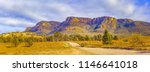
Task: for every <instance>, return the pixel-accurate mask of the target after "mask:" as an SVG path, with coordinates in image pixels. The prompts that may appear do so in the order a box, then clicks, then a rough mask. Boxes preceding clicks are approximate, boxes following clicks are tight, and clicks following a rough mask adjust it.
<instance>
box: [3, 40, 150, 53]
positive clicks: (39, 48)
mask: <svg viewBox="0 0 150 72" xmlns="http://www.w3.org/2000/svg"><path fill="white" fill-rule="evenodd" d="M0 54H1V55H150V52H146V51H136V50H125V49H114V48H109V49H107V48H101V47H98V48H96V47H81V45H79V44H78V43H76V42H37V43H34V45H33V46H31V47H25V46H24V44H21V45H19V46H18V47H11V44H9V43H0Z"/></svg>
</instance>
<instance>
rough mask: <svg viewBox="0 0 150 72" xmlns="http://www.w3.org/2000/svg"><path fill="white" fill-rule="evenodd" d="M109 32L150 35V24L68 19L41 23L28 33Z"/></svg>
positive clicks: (106, 19)
mask: <svg viewBox="0 0 150 72" xmlns="http://www.w3.org/2000/svg"><path fill="white" fill-rule="evenodd" d="M106 29H107V30H109V31H110V32H111V33H115V34H132V33H139V34H143V35H150V23H148V22H143V21H134V20H131V19H116V18H114V17H108V16H103V17H97V18H84V17H67V18H66V20H65V21H63V22H57V21H41V22H39V23H37V24H36V25H35V26H34V27H28V28H27V29H26V31H27V32H36V33H38V34H52V33H54V32H62V33H102V32H103V31H104V30H106Z"/></svg>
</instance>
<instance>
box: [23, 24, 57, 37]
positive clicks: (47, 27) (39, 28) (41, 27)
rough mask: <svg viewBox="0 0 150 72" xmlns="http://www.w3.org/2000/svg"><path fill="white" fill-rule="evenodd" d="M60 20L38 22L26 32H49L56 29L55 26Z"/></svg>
mask: <svg viewBox="0 0 150 72" xmlns="http://www.w3.org/2000/svg"><path fill="white" fill-rule="evenodd" d="M59 23H60V22H56V21H41V22H39V23H37V24H36V25H35V26H34V27H28V28H27V29H26V32H36V33H38V34H48V33H49V32H52V31H53V30H54V27H55V26H56V25H58V24H59Z"/></svg>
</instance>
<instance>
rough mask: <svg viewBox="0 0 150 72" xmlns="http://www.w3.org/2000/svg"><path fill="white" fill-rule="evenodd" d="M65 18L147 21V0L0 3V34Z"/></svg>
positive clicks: (17, 0)
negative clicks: (111, 18) (110, 18)
mask: <svg viewBox="0 0 150 72" xmlns="http://www.w3.org/2000/svg"><path fill="white" fill-rule="evenodd" d="M68 16H77V17H91V18H94V17H101V16H112V17H116V18H131V19H133V20H141V21H147V22H150V0H0V33H5V32H12V31H24V30H25V28H26V27H30V26H34V25H35V24H36V23H37V22H39V21H43V20H44V21H45V20H46V21H53V20H55V21H64V20H65V18H66V17H68Z"/></svg>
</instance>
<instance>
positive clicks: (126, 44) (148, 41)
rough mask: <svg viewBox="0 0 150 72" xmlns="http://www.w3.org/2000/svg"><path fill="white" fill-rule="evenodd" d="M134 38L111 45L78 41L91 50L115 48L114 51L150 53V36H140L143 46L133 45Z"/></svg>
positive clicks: (120, 40)
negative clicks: (125, 50)
mask: <svg viewBox="0 0 150 72" xmlns="http://www.w3.org/2000/svg"><path fill="white" fill-rule="evenodd" d="M131 39H132V37H128V38H122V39H119V40H113V41H112V44H110V45H103V44H102V41H76V42H77V43H79V44H80V45H81V46H83V47H89V48H111V49H112V48H113V49H128V50H129V49H132V50H142V51H150V36H140V40H141V41H142V43H143V45H142V46H141V45H139V44H135V46H133V44H132V43H131V42H130V41H131Z"/></svg>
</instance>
